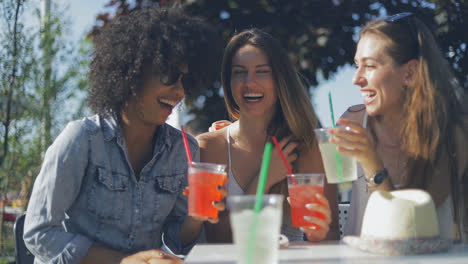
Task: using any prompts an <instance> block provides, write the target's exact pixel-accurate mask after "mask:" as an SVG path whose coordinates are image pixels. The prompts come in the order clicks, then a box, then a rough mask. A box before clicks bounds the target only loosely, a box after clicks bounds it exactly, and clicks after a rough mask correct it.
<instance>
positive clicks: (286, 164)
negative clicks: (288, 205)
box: [272, 136, 297, 184]
mask: <svg viewBox="0 0 468 264" xmlns="http://www.w3.org/2000/svg"><path fill="white" fill-rule="evenodd" d="M272 139H273V143H275V146H276V149H277V150H278V152H279V154H280V157H281V159H282V160H283V164H284V166H285V167H286V169H287V170H288V173H289V174H290V175H291V179H292V181H293V183H294V184H297V181H296V178H295V177H294V176H293V172H292V170H291V167H289V163H288V161H287V160H286V157H285V156H284V153H283V150H281V147H280V145H279V143H278V140H277V139H276V137H275V136H273V137H272Z"/></svg>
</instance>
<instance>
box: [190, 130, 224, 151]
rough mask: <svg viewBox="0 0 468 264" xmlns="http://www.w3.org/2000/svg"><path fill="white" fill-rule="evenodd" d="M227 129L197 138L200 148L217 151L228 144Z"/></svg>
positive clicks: (207, 133) (203, 134)
mask: <svg viewBox="0 0 468 264" xmlns="http://www.w3.org/2000/svg"><path fill="white" fill-rule="evenodd" d="M226 129H227V128H222V129H220V130H216V131H213V132H206V133H202V134H200V135H198V136H197V137H196V139H197V141H198V144H199V145H200V148H205V149H216V148H219V147H221V146H224V145H225V144H226V142H227V141H226Z"/></svg>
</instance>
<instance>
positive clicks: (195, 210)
mask: <svg viewBox="0 0 468 264" xmlns="http://www.w3.org/2000/svg"><path fill="white" fill-rule="evenodd" d="M225 169H226V165H221V164H213V163H206V162H191V163H189V169H188V183H189V194H188V214H189V215H190V216H196V217H208V218H212V219H218V209H217V208H216V207H215V206H214V205H213V202H214V201H216V202H219V201H220V200H221V199H222V194H221V192H220V191H219V190H218V186H224V185H225V184H226V182H227V175H226V172H225Z"/></svg>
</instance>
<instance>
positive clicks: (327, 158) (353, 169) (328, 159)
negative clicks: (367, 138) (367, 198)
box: [314, 128, 357, 183]
mask: <svg viewBox="0 0 468 264" xmlns="http://www.w3.org/2000/svg"><path fill="white" fill-rule="evenodd" d="M314 132H315V137H316V138H317V141H318V144H319V148H320V153H321V154H322V160H323V166H324V167H325V175H326V177H327V181H328V183H341V182H349V181H354V180H356V179H357V164H356V158H354V157H352V156H348V155H344V154H342V153H339V152H338V151H337V150H336V145H335V144H332V143H330V137H332V136H333V135H331V134H330V133H328V128H318V129H315V130H314ZM336 153H338V154H339V155H340V157H341V168H342V171H343V175H342V178H341V179H340V178H339V177H338V169H337V161H336V155H337V154H336Z"/></svg>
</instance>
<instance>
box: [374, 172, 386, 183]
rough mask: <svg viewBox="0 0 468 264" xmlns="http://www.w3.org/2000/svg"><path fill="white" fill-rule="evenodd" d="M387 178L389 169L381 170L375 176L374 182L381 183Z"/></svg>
mask: <svg viewBox="0 0 468 264" xmlns="http://www.w3.org/2000/svg"><path fill="white" fill-rule="evenodd" d="M385 178H387V171H386V170H384V171H379V172H378V173H377V174H376V175H375V176H374V182H375V184H381V183H382V182H383V181H384V180H385Z"/></svg>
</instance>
